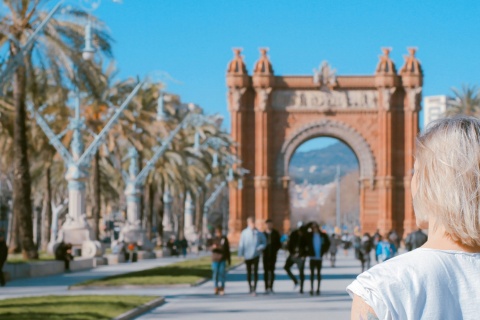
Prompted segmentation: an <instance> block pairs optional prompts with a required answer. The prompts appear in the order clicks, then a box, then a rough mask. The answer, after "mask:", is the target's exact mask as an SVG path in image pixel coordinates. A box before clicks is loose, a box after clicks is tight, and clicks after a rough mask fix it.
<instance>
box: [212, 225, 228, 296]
mask: <svg viewBox="0 0 480 320" xmlns="http://www.w3.org/2000/svg"><path fill="white" fill-rule="evenodd" d="M211 243H212V244H211V251H212V273H213V285H214V287H215V294H216V295H218V294H220V295H222V296H223V295H224V294H225V278H226V277H225V274H226V268H227V266H226V264H227V263H228V265H231V264H232V259H231V256H230V244H229V243H228V238H227V237H226V236H224V235H223V233H222V227H217V228H216V229H215V237H214V238H213V239H212V240H211Z"/></svg>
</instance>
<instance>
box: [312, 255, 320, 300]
mask: <svg viewBox="0 0 480 320" xmlns="http://www.w3.org/2000/svg"><path fill="white" fill-rule="evenodd" d="M315 271H316V272H317V281H318V283H317V292H320V282H321V281H322V273H321V271H322V260H313V259H310V285H311V288H312V289H311V290H312V291H313V283H314V282H315Z"/></svg>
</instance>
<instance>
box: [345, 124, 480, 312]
mask: <svg viewBox="0 0 480 320" xmlns="http://www.w3.org/2000/svg"><path fill="white" fill-rule="evenodd" d="M414 156H415V164H414V171H413V176H412V180H411V184H409V185H410V190H411V197H412V199H413V207H414V209H415V218H416V223H417V226H418V227H419V228H421V229H428V240H427V242H426V243H425V244H424V245H423V246H422V247H421V248H417V249H416V250H413V251H410V252H407V253H405V254H402V255H399V256H397V257H395V258H393V259H390V260H388V261H387V262H385V263H382V264H379V265H376V266H374V267H372V268H371V269H370V270H368V271H366V272H364V273H362V274H360V275H359V276H358V277H357V279H356V280H355V281H354V282H353V283H352V284H351V285H350V286H348V288H347V291H348V293H349V294H350V295H351V296H352V298H353V303H352V311H351V318H352V319H367V318H370V319H479V315H480V303H478V302H479V301H480V300H479V297H480V285H479V280H480V277H479V276H480V273H479V270H480V223H479V221H480V211H479V208H480V196H479V194H480V120H479V119H477V118H474V117H466V116H460V117H446V118H442V119H439V120H436V121H434V122H433V123H431V124H430V125H429V126H428V127H427V129H426V130H425V131H424V132H423V133H422V134H420V136H419V137H418V138H417V141H416V147H415V154H414Z"/></svg>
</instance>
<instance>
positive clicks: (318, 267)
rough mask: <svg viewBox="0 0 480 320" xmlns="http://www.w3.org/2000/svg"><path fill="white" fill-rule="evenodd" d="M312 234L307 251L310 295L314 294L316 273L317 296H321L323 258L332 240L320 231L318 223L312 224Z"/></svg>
mask: <svg viewBox="0 0 480 320" xmlns="http://www.w3.org/2000/svg"><path fill="white" fill-rule="evenodd" d="M311 230H312V232H311V233H310V234H309V235H308V241H307V248H308V249H307V250H308V256H309V257H310V295H311V296H313V293H314V290H313V289H314V282H315V273H316V274H317V290H316V291H315V293H316V295H317V296H319V295H320V282H321V281H322V273H321V272H322V256H323V255H324V254H325V253H326V252H327V251H328V249H329V248H330V239H328V236H327V235H326V234H325V233H323V232H322V231H320V227H319V226H318V224H317V223H316V222H313V223H312V224H311Z"/></svg>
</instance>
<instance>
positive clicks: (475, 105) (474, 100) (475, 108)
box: [446, 84, 480, 117]
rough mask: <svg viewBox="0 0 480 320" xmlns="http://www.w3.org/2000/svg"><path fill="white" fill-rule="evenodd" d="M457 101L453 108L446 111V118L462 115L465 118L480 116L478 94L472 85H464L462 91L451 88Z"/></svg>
mask: <svg viewBox="0 0 480 320" xmlns="http://www.w3.org/2000/svg"><path fill="white" fill-rule="evenodd" d="M452 91H453V94H454V95H455V98H456V100H457V103H455V104H454V105H453V106H451V107H450V108H448V109H447V111H446V116H454V115H459V114H463V115H466V116H472V117H479V116H480V92H479V89H478V88H477V87H476V86H474V85H468V84H464V85H463V86H462V90H458V89H456V88H452Z"/></svg>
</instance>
